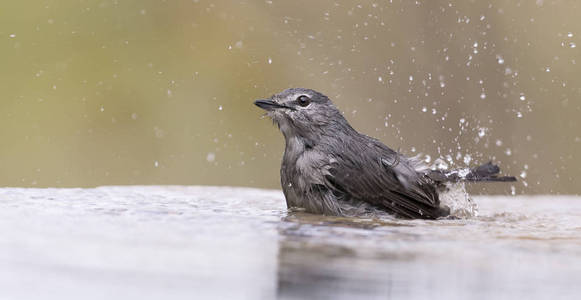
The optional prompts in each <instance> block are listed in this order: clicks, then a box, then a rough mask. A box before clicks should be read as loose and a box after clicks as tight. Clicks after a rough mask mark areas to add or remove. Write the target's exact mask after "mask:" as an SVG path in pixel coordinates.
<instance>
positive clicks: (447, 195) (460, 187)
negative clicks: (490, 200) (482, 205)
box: [440, 182, 478, 219]
mask: <svg viewBox="0 0 581 300" xmlns="http://www.w3.org/2000/svg"><path fill="white" fill-rule="evenodd" d="M440 203H441V205H442V206H447V207H449V208H450V216H453V217H457V218H462V219H466V218H472V217H477V216H478V205H477V204H476V202H474V200H472V197H470V195H469V194H468V192H466V185H465V184H464V183H463V182H454V183H447V184H446V185H445V187H444V188H443V190H441V191H440Z"/></svg>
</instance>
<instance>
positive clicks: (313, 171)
mask: <svg viewBox="0 0 581 300" xmlns="http://www.w3.org/2000/svg"><path fill="white" fill-rule="evenodd" d="M254 103H255V104H256V105H257V106H259V107H260V108H262V109H264V110H266V111H267V114H268V116H270V117H271V118H272V120H273V121H274V122H275V123H276V124H277V125H278V126H279V128H280V130H281V131H282V133H283V135H284V137H285V141H286V148H285V152H284V156H283V160H282V166H281V170H280V173H281V183H282V189H283V192H284V195H285V197H286V202H287V206H288V207H300V208H304V209H305V210H306V211H307V212H310V213H316V214H325V215H334V216H358V215H377V214H381V213H385V212H387V213H390V214H394V215H396V216H398V217H402V218H422V219H435V218H438V217H443V216H447V215H449V214H450V208H449V207H447V206H445V205H441V201H440V200H441V199H440V198H441V196H443V194H444V193H445V192H446V190H447V184H448V183H454V182H478V181H515V180H516V178H514V177H498V176H497V175H498V173H499V172H500V169H499V168H498V166H496V165H493V164H492V163H487V164H484V165H482V166H479V167H476V168H473V169H464V170H453V171H441V170H432V169H430V168H428V166H426V165H425V164H424V163H423V162H422V161H421V160H419V159H418V158H416V157H406V156H404V155H403V154H401V153H398V152H397V151H394V150H392V149H391V148H389V147H387V146H386V145H384V144H382V143H381V142H379V141H378V140H376V139H374V138H371V137H368V136H366V135H363V134H360V133H359V132H357V131H356V130H355V129H353V128H352V127H351V125H349V123H348V122H347V120H346V119H345V118H344V117H343V115H342V114H341V112H339V110H338V109H337V108H336V107H335V106H334V105H333V103H332V102H331V100H330V99H329V98H327V96H325V95H323V94H321V93H319V92H316V91H313V90H309V89H301V88H293V89H287V90H285V91H283V92H281V93H280V94H276V95H274V96H272V97H270V98H269V99H265V100H257V101H256V102H254Z"/></svg>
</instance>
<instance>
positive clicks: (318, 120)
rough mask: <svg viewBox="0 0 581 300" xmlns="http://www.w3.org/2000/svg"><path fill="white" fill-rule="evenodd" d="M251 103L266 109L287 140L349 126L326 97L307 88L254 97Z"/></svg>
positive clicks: (314, 137)
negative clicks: (267, 96)
mask: <svg viewBox="0 0 581 300" xmlns="http://www.w3.org/2000/svg"><path fill="white" fill-rule="evenodd" d="M254 104H255V105H256V106H258V107H260V108H262V109H264V110H266V112H267V115H268V116H269V117H270V118H271V119H272V120H273V121H274V122H275V123H276V124H277V125H278V126H279V128H280V130H281V131H282V133H283V134H284V136H285V137H286V138H287V139H288V138H290V137H305V138H309V139H317V138H319V137H320V135H321V134H322V133H323V132H324V131H328V130H332V129H333V128H335V127H342V126H344V125H347V126H348V124H347V121H346V120H345V118H343V116H342V115H341V112H339V110H338V109H337V108H336V107H335V106H334V105H333V103H332V102H331V100H330V99H329V98H328V97H327V96H325V95H323V94H321V93H319V92H317V91H314V90H310V89H304V88H291V89H287V90H284V91H282V92H281V93H278V94H276V95H273V96H272V97H270V98H268V99H262V100H256V101H255V102H254ZM343 123H344V124H343Z"/></svg>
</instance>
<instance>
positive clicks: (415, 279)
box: [0, 186, 581, 299]
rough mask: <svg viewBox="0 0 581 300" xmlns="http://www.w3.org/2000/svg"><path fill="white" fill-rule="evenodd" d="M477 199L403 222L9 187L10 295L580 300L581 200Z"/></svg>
mask: <svg viewBox="0 0 581 300" xmlns="http://www.w3.org/2000/svg"><path fill="white" fill-rule="evenodd" d="M475 200H476V202H477V203H478V204H479V206H480V214H479V216H478V217H473V218H470V219H458V220H438V221H419V220H416V221H404V220H395V219H382V220H377V219H375V220H374V219H350V218H336V217H322V216H315V215H310V214H306V213H301V212H287V211H286V208H285V205H284V197H283V195H282V193H281V192H279V191H272V190H258V189H248V188H224V187H221V188H219V187H193V186H192V187H177V186H163V187H161V186H159V187H156V186H150V187H142V186H129V187H101V188H96V189H11V188H10V189H9V188H5V189H0V298H2V299H34V298H42V299H79V298H83V299H104V298H107V299H132V298H139V299H160V298H163V299H192V298H198V299H207V298H215V299H225V298H230V299H240V298H244V299H273V298H285V299H298V298H303V297H310V298H313V297H318V298H324V299H325V298H326V299H341V298H345V299H347V298H349V299H353V298H365V299H374V298H377V299H389V298H406V299H425V298H428V297H432V298H433V297H436V298H444V297H446V298H448V299H465V298H466V297H470V298H476V299H491V298H493V299H499V298H504V299H514V298H518V297H527V299H547V298H554V299H574V298H576V296H578V294H579V293H580V292H581V288H580V287H579V279H580V278H581V198H580V197H574V196H534V197H529V196H517V197H476V198H475Z"/></svg>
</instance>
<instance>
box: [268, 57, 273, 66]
mask: <svg viewBox="0 0 581 300" xmlns="http://www.w3.org/2000/svg"><path fill="white" fill-rule="evenodd" d="M268 64H269V65H270V64H272V58H270V57H269V58H268Z"/></svg>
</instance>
